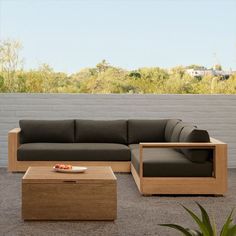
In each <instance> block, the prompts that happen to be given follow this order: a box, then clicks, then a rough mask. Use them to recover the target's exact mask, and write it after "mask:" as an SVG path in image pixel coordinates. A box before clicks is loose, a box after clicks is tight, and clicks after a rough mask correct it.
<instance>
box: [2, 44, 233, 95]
mask: <svg viewBox="0 0 236 236" xmlns="http://www.w3.org/2000/svg"><path fill="white" fill-rule="evenodd" d="M21 48H22V46H21V44H20V43H19V42H18V41H11V40H7V41H1V42H0V92H19V93H138V94H145V93H151V94H236V74H233V75H231V76H230V77H229V78H228V79H225V80H222V79H221V78H218V77H213V76H209V75H207V76H204V77H202V78H201V79H199V78H194V77H191V76H190V75H189V74H187V73H186V69H188V68H194V69H198V68H203V67H202V66H200V65H190V66H188V67H183V66H177V67H174V68H171V69H162V68H159V67H143V68H139V69H137V70H125V69H122V68H119V67H114V66H112V65H110V64H109V63H108V62H107V61H106V60H102V61H101V62H99V63H98V64H97V65H96V66H95V67H90V68H84V69H82V70H80V71H79V72H78V73H75V74H72V75H68V74H66V73H61V72H55V71H54V70H53V68H51V67H50V66H49V65H47V64H42V65H39V67H38V68H36V69H34V70H29V71H26V70H23V60H22V58H21V57H20V50H21Z"/></svg>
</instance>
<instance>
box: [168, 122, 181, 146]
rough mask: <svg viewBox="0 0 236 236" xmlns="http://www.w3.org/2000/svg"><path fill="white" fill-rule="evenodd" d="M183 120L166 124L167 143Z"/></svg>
mask: <svg viewBox="0 0 236 236" xmlns="http://www.w3.org/2000/svg"><path fill="white" fill-rule="evenodd" d="M180 121H181V120H179V119H170V120H168V121H167V123H166V127H165V141H166V142H170V139H171V135H172V133H173V131H174V128H175V126H176V125H177V124H178V123H179V122H180Z"/></svg>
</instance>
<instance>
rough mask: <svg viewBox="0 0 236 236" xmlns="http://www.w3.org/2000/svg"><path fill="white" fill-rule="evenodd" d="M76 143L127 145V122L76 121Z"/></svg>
mask: <svg viewBox="0 0 236 236" xmlns="http://www.w3.org/2000/svg"><path fill="white" fill-rule="evenodd" d="M75 142H77V143H121V144H127V121H126V120H76V121H75Z"/></svg>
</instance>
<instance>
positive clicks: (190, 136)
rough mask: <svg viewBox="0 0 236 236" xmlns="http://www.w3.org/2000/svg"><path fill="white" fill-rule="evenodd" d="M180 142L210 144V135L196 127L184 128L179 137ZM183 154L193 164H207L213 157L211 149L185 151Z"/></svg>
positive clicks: (183, 150) (182, 150)
mask: <svg viewBox="0 0 236 236" xmlns="http://www.w3.org/2000/svg"><path fill="white" fill-rule="evenodd" d="M179 142H200V143H201V142H210V137H209V134H208V132H207V131H206V130H202V129H197V128H194V127H184V128H183V129H182V131H181V133H180V136H179ZM181 152H182V153H183V154H184V155H185V156H186V157H187V158H188V159H189V160H191V161H193V162H199V163H202V162H205V161H207V160H208V159H210V158H211V157H212V154H213V153H212V150H211V149H185V148H182V149H181Z"/></svg>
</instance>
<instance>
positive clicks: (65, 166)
mask: <svg viewBox="0 0 236 236" xmlns="http://www.w3.org/2000/svg"><path fill="white" fill-rule="evenodd" d="M54 168H56V169H61V170H71V169H72V165H65V164H56V165H55V166H54Z"/></svg>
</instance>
